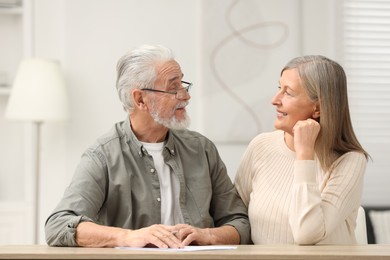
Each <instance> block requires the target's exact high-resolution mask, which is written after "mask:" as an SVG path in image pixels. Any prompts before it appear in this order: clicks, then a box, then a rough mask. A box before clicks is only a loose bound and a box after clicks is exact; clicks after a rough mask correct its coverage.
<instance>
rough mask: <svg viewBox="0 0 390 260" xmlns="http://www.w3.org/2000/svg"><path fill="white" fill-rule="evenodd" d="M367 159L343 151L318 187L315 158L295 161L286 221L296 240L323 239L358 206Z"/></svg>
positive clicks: (309, 242)
mask: <svg viewBox="0 0 390 260" xmlns="http://www.w3.org/2000/svg"><path fill="white" fill-rule="evenodd" d="M366 163H367V160H366V158H365V156H364V155H363V154H361V153H357V152H350V153H347V154H344V155H343V156H341V157H340V158H339V159H338V160H336V162H335V163H334V164H333V166H332V170H331V172H330V173H327V174H328V176H326V178H325V180H324V181H325V183H324V185H323V187H322V188H321V187H319V185H318V181H317V179H316V178H317V170H316V164H315V162H314V161H305V160H297V161H295V163H294V183H293V187H292V206H291V210H290V216H289V222H290V226H291V230H292V233H293V236H294V240H295V242H296V243H298V244H316V243H318V242H320V241H321V240H324V239H325V238H326V237H327V236H328V235H330V234H332V232H334V231H335V229H336V228H337V227H338V226H339V225H340V224H341V223H342V222H344V221H345V220H346V219H347V217H348V216H350V215H351V214H352V212H353V211H354V210H356V209H357V208H358V207H359V206H360V201H361V194H362V187H363V178H364V172H365V169H366Z"/></svg>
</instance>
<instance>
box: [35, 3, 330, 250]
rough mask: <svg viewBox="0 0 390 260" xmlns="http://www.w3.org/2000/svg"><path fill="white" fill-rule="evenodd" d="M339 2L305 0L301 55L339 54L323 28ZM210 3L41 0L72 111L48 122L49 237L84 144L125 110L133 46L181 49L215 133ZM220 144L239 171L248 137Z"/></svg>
mask: <svg viewBox="0 0 390 260" xmlns="http://www.w3.org/2000/svg"><path fill="white" fill-rule="evenodd" d="M259 1H262V0H259ZM262 2H264V3H265V4H272V1H262ZM332 3H333V1H328V0H321V1H318V0H317V1H315V4H314V3H312V1H310V0H302V1H300V5H301V6H300V7H299V10H301V13H299V14H296V15H299V17H301V19H302V20H301V23H302V24H301V25H302V29H303V30H302V31H301V32H300V33H301V37H302V43H301V52H300V53H296V55H300V54H309V53H321V54H323V55H326V56H329V57H334V51H333V49H334V47H333V41H331V40H330V39H331V38H329V37H326V35H325V34H324V33H323V32H329V33H331V32H332V30H333V27H332V22H331V21H333V18H332V11H333V9H332V8H333V5H332ZM202 4H207V0H204V1H198V0H191V1H190V0H187V1H183V0H163V1H162V0H82V1H80V0H56V1H53V0H34V2H33V7H34V8H33V11H34V14H33V27H34V32H33V35H34V39H33V43H34V44H33V52H34V55H35V56H38V57H51V58H57V59H59V60H60V61H61V63H62V65H63V70H64V73H65V77H66V81H67V83H68V89H69V98H70V114H71V118H70V120H69V121H68V122H67V123H65V124H44V125H43V129H42V156H41V160H42V161H41V166H42V185H41V187H42V189H41V205H42V208H41V214H40V216H41V217H40V226H41V227H42V229H41V230H40V231H41V236H40V241H41V242H42V243H44V234H43V226H44V221H45V219H46V217H47V216H48V215H49V214H50V212H51V211H52V210H53V208H54V207H55V206H56V204H57V203H58V201H59V200H60V198H61V196H62V194H63V191H64V189H65V187H66V186H67V185H68V183H69V181H70V179H71V177H72V175H73V171H74V169H75V167H76V165H77V163H78V161H79V158H80V156H81V154H82V152H83V151H84V150H85V149H86V148H87V147H88V146H89V145H90V144H92V142H93V141H94V140H95V139H96V138H97V137H99V136H100V135H101V134H103V133H105V132H106V131H107V130H108V129H110V128H111V126H112V125H113V123H114V122H117V121H119V120H122V119H123V118H124V117H125V113H124V112H123V111H122V108H121V105H120V103H119V101H118V98H117V96H116V91H115V76H116V75H115V66H116V62H117V60H118V58H119V57H120V56H121V55H122V54H123V53H124V52H126V51H127V50H128V49H131V48H133V47H136V46H138V45H141V44H144V43H152V44H154V43H158V44H162V45H166V46H168V47H170V48H172V49H173V50H174V52H175V54H176V56H177V60H178V61H179V63H180V64H181V66H182V69H183V72H184V74H185V79H186V80H189V81H192V82H193V83H194V87H193V90H192V92H191V95H192V99H191V104H190V106H189V114H190V116H191V119H192V125H191V129H194V130H198V131H200V132H202V133H203V134H205V135H206V136H207V132H204V131H203V129H204V128H203V127H202V124H203V118H202V113H201V112H200V111H202V109H213V106H217V105H218V104H208V106H207V107H202V103H201V100H200V99H201V92H200V91H201V89H202V88H203V87H204V86H201V85H200V82H201V75H200V74H201V73H200V71H201V68H200V63H201V55H202V49H201V47H200V46H201V40H205V39H204V37H203V36H202V35H201V21H200V19H201V14H200V10H201V7H202ZM309 25H310V26H309ZM313 28H316V29H313ZM313 35H315V37H313ZM282 62H287V60H286V61H282ZM278 73H279V71H275V74H278ZM265 87H268V86H265ZM221 131H223V129H221ZM217 145H218V147H219V149H220V153H221V155H222V158H223V159H224V161H225V163H226V164H227V167H228V170H229V175H230V176H231V177H232V178H233V177H234V173H235V170H236V168H237V166H238V163H239V160H240V157H241V155H242V153H243V152H244V150H245V147H246V144H245V143H241V144H217Z"/></svg>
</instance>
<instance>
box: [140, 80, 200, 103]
mask: <svg viewBox="0 0 390 260" xmlns="http://www.w3.org/2000/svg"><path fill="white" fill-rule="evenodd" d="M180 82H181V83H182V84H183V83H184V84H188V86H186V87H183V88H181V89H180V90H182V89H184V90H185V91H186V92H187V93H189V92H190V88H191V87H192V85H193V84H192V82H188V81H184V80H182V81H180ZM141 90H146V91H151V92H160V93H166V94H172V95H175V98H177V94H178V93H179V91H178V89H176V91H165V90H159V89H153V88H142V89H141ZM177 99H178V98H177Z"/></svg>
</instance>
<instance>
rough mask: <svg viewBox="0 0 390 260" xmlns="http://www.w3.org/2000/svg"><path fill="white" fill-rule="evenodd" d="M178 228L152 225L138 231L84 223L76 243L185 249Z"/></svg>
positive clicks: (88, 245)
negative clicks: (178, 236) (179, 237)
mask: <svg viewBox="0 0 390 260" xmlns="http://www.w3.org/2000/svg"><path fill="white" fill-rule="evenodd" d="M176 232H177V228H175V227H172V226H166V225H152V226H150V227H146V228H141V229H137V230H129V229H123V228H117V227H107V226H102V225H98V224H95V223H92V222H82V223H80V224H79V225H78V227H77V232H76V242H77V244H78V245H79V246H84V247H116V246H129V247H145V246H155V247H159V248H183V244H182V242H181V241H180V240H179V239H178V238H177V237H176V236H175V233H176Z"/></svg>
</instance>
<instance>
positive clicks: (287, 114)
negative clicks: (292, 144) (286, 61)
mask: <svg viewBox="0 0 390 260" xmlns="http://www.w3.org/2000/svg"><path fill="white" fill-rule="evenodd" d="M272 105H274V106H275V107H276V112H277V113H276V119H275V122H274V126H275V128H276V129H280V130H283V131H285V132H287V133H289V134H290V135H293V133H292V129H293V127H294V125H295V124H296V123H297V122H298V121H300V120H306V119H308V118H313V115H314V113H315V111H316V102H313V101H311V100H310V98H309V96H308V94H307V93H306V91H305V89H304V88H303V87H302V85H301V79H300V77H299V75H298V72H297V70H296V69H288V70H285V71H283V73H282V76H281V77H280V81H279V91H278V92H277V93H276V95H275V96H274V97H273V98H272Z"/></svg>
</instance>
